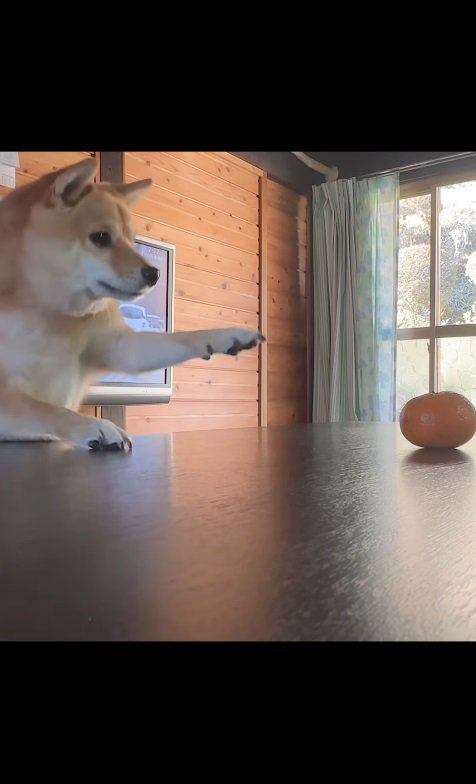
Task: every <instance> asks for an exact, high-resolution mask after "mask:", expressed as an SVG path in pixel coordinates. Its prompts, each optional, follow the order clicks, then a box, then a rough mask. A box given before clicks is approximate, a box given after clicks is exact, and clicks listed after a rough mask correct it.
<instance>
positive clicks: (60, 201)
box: [22, 159, 159, 315]
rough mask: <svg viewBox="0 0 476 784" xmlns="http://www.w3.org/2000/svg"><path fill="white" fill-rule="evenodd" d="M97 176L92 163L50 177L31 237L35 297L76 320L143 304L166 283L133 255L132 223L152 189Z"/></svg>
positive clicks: (27, 234) (35, 209)
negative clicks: (110, 305)
mask: <svg viewBox="0 0 476 784" xmlns="http://www.w3.org/2000/svg"><path fill="white" fill-rule="evenodd" d="M95 172H96V162H95V161H94V160H93V159H86V160H83V161H80V162H79V163H76V164H74V165H73V166H68V167H67V168H65V169H61V170H60V171H58V172H56V173H54V174H49V175H46V177H45V178H43V179H44V185H45V187H44V188H43V189H42V191H41V196H40V198H38V199H37V200H36V201H35V202H34V203H33V205H32V206H31V210H30V212H29V219H28V222H27V226H26V227H25V230H24V242H23V254H22V256H23V261H24V262H25V267H26V270H27V278H28V280H29V283H30V286H31V288H32V291H33V294H34V295H35V296H36V298H37V300H39V301H40V302H42V303H43V304H45V305H48V306H49V307H53V308H55V307H56V309H58V310H60V311H62V312H66V313H70V314H71V315H80V314H82V313H87V312H88V311H94V310H98V309H101V308H102V307H105V306H107V300H108V299H111V298H112V299H116V300H122V301H125V302H127V301H130V300H134V299H137V298H138V297H140V296H141V295H142V294H144V293H145V292H147V291H148V290H149V289H150V288H152V287H153V286H154V285H155V284H156V283H157V280H158V277H159V273H158V270H157V269H156V268H155V267H152V266H151V265H149V264H147V262H146V261H145V259H144V258H143V257H142V256H141V255H140V254H139V253H137V251H136V250H135V248H134V232H133V230H132V224H131V218H130V215H129V207H130V205H131V204H133V202H134V201H135V200H136V199H138V198H139V197H140V196H141V195H142V194H143V193H144V191H146V190H147V188H149V186H150V185H151V183H152V181H151V180H140V181H134V182H131V183H128V184H120V185H109V184H99V185H97V184H94V176H95ZM30 187H32V186H30ZM55 303H56V304H55Z"/></svg>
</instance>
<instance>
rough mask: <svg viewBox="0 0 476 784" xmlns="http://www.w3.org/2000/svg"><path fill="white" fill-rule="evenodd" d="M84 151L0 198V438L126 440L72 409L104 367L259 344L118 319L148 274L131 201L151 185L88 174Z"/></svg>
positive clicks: (91, 443) (174, 360) (147, 364)
mask: <svg viewBox="0 0 476 784" xmlns="http://www.w3.org/2000/svg"><path fill="white" fill-rule="evenodd" d="M95 171H96V162H95V161H94V160H93V159H90V160H89V159H86V160H82V161H80V162H79V163H77V164H74V165H72V166H68V167H66V168H64V169H61V170H59V171H56V172H52V173H50V174H47V175H45V176H44V177H41V178H40V179H38V180H36V181H35V182H34V183H32V184H29V185H26V186H24V187H22V188H19V189H18V190H15V191H12V193H11V194H9V195H8V196H7V197H6V198H4V199H3V200H2V201H0V441H42V440H66V441H69V442H71V443H73V444H74V445H76V446H78V447H83V448H86V449H87V448H89V449H124V447H125V446H128V447H130V446H131V442H130V439H129V437H128V436H127V434H126V433H125V432H124V431H123V430H121V429H120V428H119V427H117V426H116V425H114V424H113V423H112V422H109V421H108V420H105V419H96V418H94V417H88V416H83V415H81V414H79V413H77V411H78V408H79V405H80V403H81V400H82V398H83V396H84V394H85V392H86V390H87V387H88V386H89V385H90V384H91V383H92V382H93V381H94V380H95V378H99V377H100V376H101V375H102V374H103V373H104V372H111V371H112V372H120V373H128V374H136V373H141V372H145V371H148V370H158V369H160V368H164V367H170V366H172V365H177V364H180V363H182V362H185V361H187V360H190V359H193V358H203V359H209V358H210V356H211V355H212V354H214V353H221V354H232V355H234V354H237V353H238V352H239V351H242V350H243V349H250V348H252V347H254V346H256V345H258V344H259V343H260V342H261V341H262V340H264V338H263V336H262V335H261V334H260V333H259V332H256V331H254V330H249V329H240V328H231V329H213V330H199V331H195V332H174V333H169V334H145V333H144V334H139V333H136V332H134V331H133V330H131V329H129V328H128V327H127V325H126V324H125V323H124V321H123V319H122V318H121V315H120V312H119V305H118V303H119V302H128V301H133V300H135V299H137V298H138V297H140V296H141V295H142V294H144V293H145V292H147V291H148V290H150V288H151V287H153V286H154V285H155V284H156V283H157V278H158V271H157V270H156V269H155V267H152V266H150V265H148V264H147V263H146V261H145V260H144V258H143V257H142V256H141V255H140V254H139V253H137V252H136V250H135V249H134V232H133V230H132V224H131V219H130V215H129V210H128V207H129V206H130V205H131V204H132V203H133V202H134V201H135V200H136V199H138V198H139V197H140V196H141V195H142V194H143V193H144V192H145V190H146V189H147V188H148V187H149V186H150V185H151V184H152V181H151V180H141V181H138V182H133V183H129V184H120V185H110V184H105V183H104V184H94V175H95Z"/></svg>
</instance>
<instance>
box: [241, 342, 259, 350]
mask: <svg viewBox="0 0 476 784" xmlns="http://www.w3.org/2000/svg"><path fill="white" fill-rule="evenodd" d="M256 345H257V341H256V340H250V342H249V343H246V344H245V345H244V346H243V349H244V350H245V351H246V350H247V349H249V348H254V347H255V346H256Z"/></svg>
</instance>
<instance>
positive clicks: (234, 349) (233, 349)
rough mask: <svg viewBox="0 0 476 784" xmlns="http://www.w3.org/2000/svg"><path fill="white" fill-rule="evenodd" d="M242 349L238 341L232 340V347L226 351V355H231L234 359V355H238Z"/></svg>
mask: <svg viewBox="0 0 476 784" xmlns="http://www.w3.org/2000/svg"><path fill="white" fill-rule="evenodd" d="M242 348H243V346H242V345H241V343H240V341H239V340H237V339H236V338H235V339H234V340H233V345H232V346H231V347H230V348H229V349H228V351H227V352H226V353H227V354H231V356H232V357H236V355H237V354H238V352H239V351H241V349H242Z"/></svg>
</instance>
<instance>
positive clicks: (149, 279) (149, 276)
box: [142, 265, 159, 286]
mask: <svg viewBox="0 0 476 784" xmlns="http://www.w3.org/2000/svg"><path fill="white" fill-rule="evenodd" d="M142 277H143V278H144V282H145V283H147V285H148V286H155V284H156V283H157V281H158V279H159V270H158V269H156V268H155V267H150V266H149V265H147V267H142Z"/></svg>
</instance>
